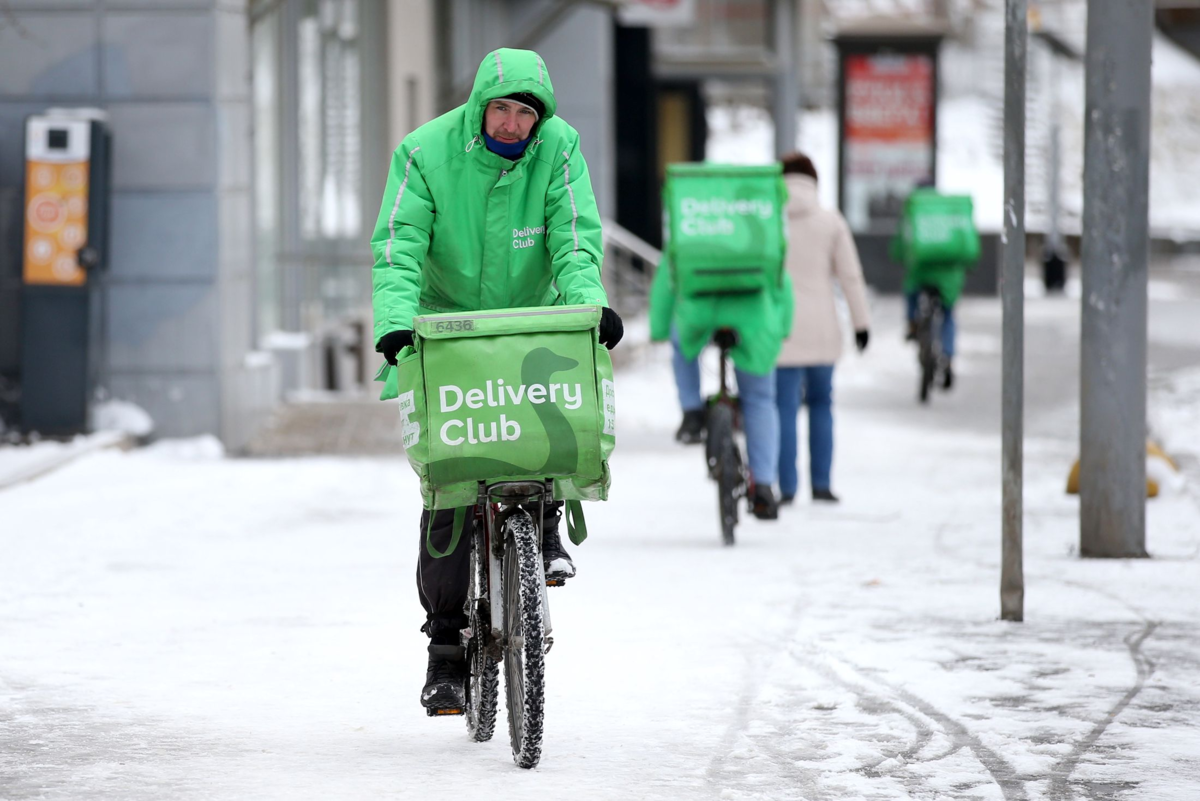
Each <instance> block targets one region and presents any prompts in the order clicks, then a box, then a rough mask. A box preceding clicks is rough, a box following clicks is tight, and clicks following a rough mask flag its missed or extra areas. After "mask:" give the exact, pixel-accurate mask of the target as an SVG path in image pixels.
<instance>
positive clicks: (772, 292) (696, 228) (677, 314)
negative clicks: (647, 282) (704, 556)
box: [650, 164, 792, 520]
mask: <svg viewBox="0 0 1200 801" xmlns="http://www.w3.org/2000/svg"><path fill="white" fill-rule="evenodd" d="M663 196H664V203H663V206H664V209H665V210H666V219H667V223H666V226H665V228H666V233H667V241H666V243H665V247H664V251H663V262H662V264H660V265H659V268H658V272H657V273H656V275H655V277H654V282H653V284H652V286H651V291H650V338H651V339H652V340H655V341H663V340H667V339H670V340H671V341H672V343H673V347H674V355H673V367H674V374H675V383H676V389H677V391H678V394H679V403H680V406H681V408H682V410H683V422H682V424H681V425H680V429H679V432H678V433H677V434H676V438H677V439H679V440H680V441H682V442H685V443H689V442H690V443H694V442H700V441H701V435H702V432H703V426H704V421H705V403H704V400H703V399H702V397H701V395H700V366H699V362H698V361H697V360H698V357H699V354H700V351H701V350H703V349H704V346H705V345H707V344H708V343H709V342H710V341H712V340H713V338H714V335H715V334H716V333H717V332H718V331H723V330H728V331H732V332H735V333H736V342H735V343H734V344H733V347H732V348H731V349H730V356H731V357H732V359H733V363H734V367H735V370H734V374H735V376H736V379H737V388H738V400H739V403H740V408H741V416H742V420H743V424H744V428H745V432H746V450H747V457H748V461H749V466H750V478H751V482H752V487H751V490H750V495H749V502H750V511H751V513H752V514H753V515H754V516H755V517H757V518H759V519H762V520H775V519H777V518H778V516H779V501H778V499H777V497H776V496H775V492H774V484H775V483H776V481H777V479H778V472H779V411H778V409H777V408H776V405H775V361H776V360H777V359H778V358H779V352H780V349H781V348H782V346H783V340H784V339H785V338H786V337H787V335H788V332H789V331H790V330H791V326H792V320H791V315H792V291H791V279H790V278H789V277H788V276H787V273H786V272H785V271H784V270H783V257H784V252H785V250H786V234H785V232H784V225H783V209H784V206H785V203H786V190H785V189H784V185H783V179H782V172H781V168H780V166H779V165H778V164H776V165H771V166H762V167H748V166H734V165H714V164H672V165H670V166H669V167H668V168H667V183H666V187H665V188H664V190H663Z"/></svg>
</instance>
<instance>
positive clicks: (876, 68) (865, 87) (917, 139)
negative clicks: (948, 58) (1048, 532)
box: [842, 53, 936, 231]
mask: <svg viewBox="0 0 1200 801" xmlns="http://www.w3.org/2000/svg"><path fill="white" fill-rule="evenodd" d="M843 69H844V70H845V81H846V90H845V91H846V94H845V111H844V113H845V134H846V138H845V141H844V143H843V147H845V153H844V159H843V168H844V170H845V172H844V175H843V176H842V179H843V184H842V196H843V212H844V213H845V215H846V219H847V220H848V221H849V223H850V226H851V228H853V229H854V230H856V231H872V230H874V231H883V230H888V229H890V228H892V227H894V226H895V221H896V219H897V218H898V217H899V213H900V207H901V204H902V203H903V200H904V197H905V196H906V195H907V194H908V193H909V192H910V191H911V190H912V188H913V187H914V186H915V185H916V184H917V182H918V181H920V180H922V179H925V178H930V177H932V175H933V166H934V165H933V157H934V135H935V133H934V98H935V94H936V93H935V89H936V87H935V86H934V80H935V73H934V64H933V58H932V56H930V55H927V54H923V53H922V54H914V53H904V54H900V53H849V54H847V55H846V56H845V60H844V62H843Z"/></svg>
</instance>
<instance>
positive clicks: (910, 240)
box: [900, 189, 979, 264]
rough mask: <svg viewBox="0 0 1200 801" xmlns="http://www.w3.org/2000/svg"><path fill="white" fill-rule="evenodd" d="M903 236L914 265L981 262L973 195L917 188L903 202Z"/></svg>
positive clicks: (901, 228) (901, 226)
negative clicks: (944, 193) (946, 193)
mask: <svg viewBox="0 0 1200 801" xmlns="http://www.w3.org/2000/svg"><path fill="white" fill-rule="evenodd" d="M900 235H901V237H902V239H903V240H904V249H905V252H906V253H907V254H908V259H909V260H910V262H911V263H913V264H942V263H970V264H973V263H974V262H976V261H977V260H978V259H979V233H978V232H977V231H976V230H975V219H974V205H973V203H972V201H971V196H970V195H943V194H940V193H938V192H937V191H936V190H933V189H917V190H916V191H914V192H913V193H912V194H910V195H909V196H908V198H907V199H906V200H905V201H904V213H903V216H902V218H901V223H900Z"/></svg>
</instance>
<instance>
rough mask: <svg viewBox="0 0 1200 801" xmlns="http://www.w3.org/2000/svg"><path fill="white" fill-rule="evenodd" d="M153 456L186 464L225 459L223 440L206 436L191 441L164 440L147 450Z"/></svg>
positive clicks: (190, 439)
mask: <svg viewBox="0 0 1200 801" xmlns="http://www.w3.org/2000/svg"><path fill="white" fill-rule="evenodd" d="M146 452H147V453H148V454H150V455H151V456H154V457H157V458H162V459H169V460H178V461H186V462H210V461H215V460H219V459H224V458H225V446H224V445H222V444H221V440H219V439H217V438H216V437H214V436H212V435H211V434H206V435H204V436H202V437H192V438H189V439H164V440H159V441H158V442H155V443H154V444H153V445H151V446H150V447H148V448H146Z"/></svg>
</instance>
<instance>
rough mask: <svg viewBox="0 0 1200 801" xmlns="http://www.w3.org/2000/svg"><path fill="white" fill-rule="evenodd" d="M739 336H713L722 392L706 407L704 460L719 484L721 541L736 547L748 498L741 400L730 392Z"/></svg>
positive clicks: (728, 333) (722, 331)
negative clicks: (742, 504) (740, 438)
mask: <svg viewBox="0 0 1200 801" xmlns="http://www.w3.org/2000/svg"><path fill="white" fill-rule="evenodd" d="M737 341H738V337H737V332H736V331H734V330H732V329H729V328H722V329H719V330H718V331H716V333H714V334H713V343H714V344H715V345H716V346H717V347H718V349H719V350H720V353H721V356H720V368H719V369H720V379H721V384H720V388H719V390H718V391H717V394H716V395H713V396H711V397H709V399H708V405H707V406H706V414H705V417H706V420H705V426H706V427H707V430H708V435H707V437H706V438H705V446H704V449H705V458H706V459H707V462H708V475H709V478H711V479H713V480H714V481H716V482H717V503H718V509H719V512H720V516H721V541H722V542H723V543H724V544H725V545H727V546H728V545H733V544H734V528H735V527H736V526H737V523H738V499H739V498H744V497H745V496H746V488H747V485H748V483H749V482H748V481H747V475H746V467H745V460H744V459H743V458H742V451H741V448H740V447H739V446H738V443H737V441H736V439H735V432H737V431H738V430H740V429H741V421H740V419H739V417H740V414H739V412H740V410H739V408H738V399H737V396H736V395H734V394H733V393H732V392H731V391H730V388H729V379H728V362H729V351H730V350H731V349H732V348H733V347H734V346H735V345H737Z"/></svg>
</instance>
